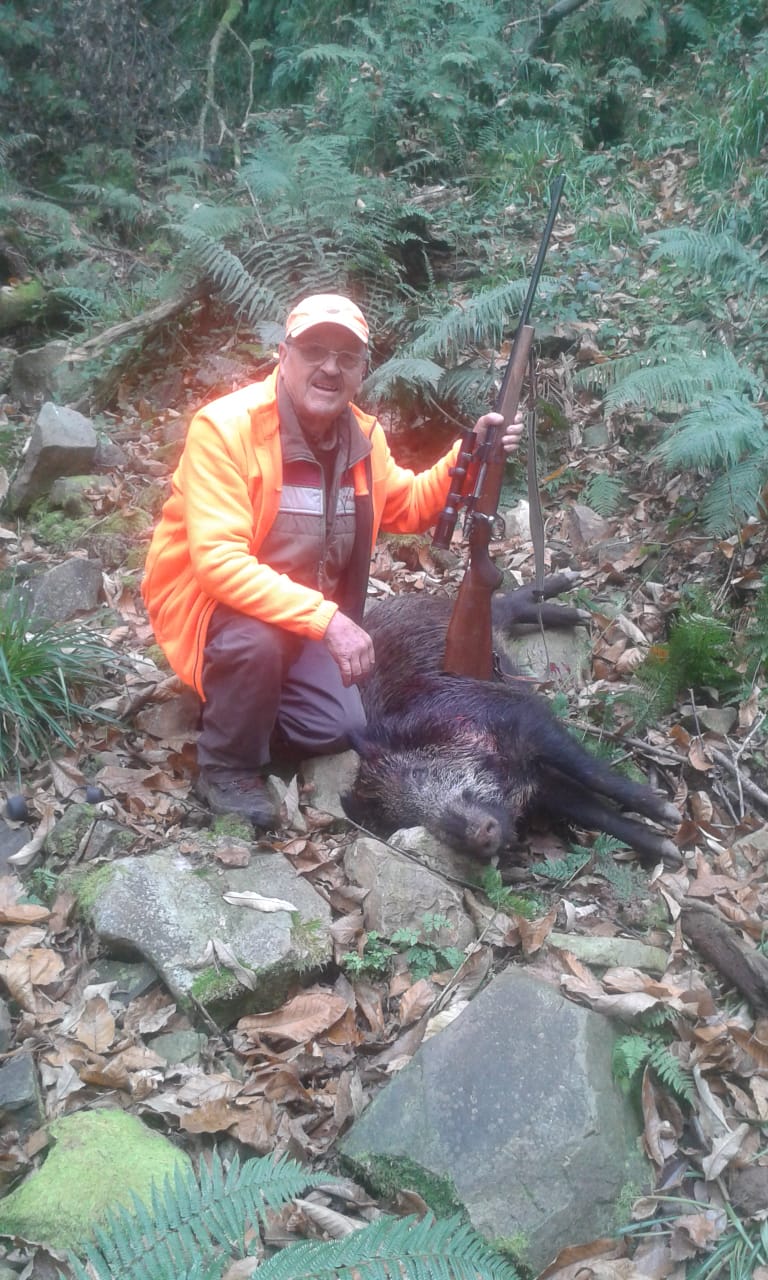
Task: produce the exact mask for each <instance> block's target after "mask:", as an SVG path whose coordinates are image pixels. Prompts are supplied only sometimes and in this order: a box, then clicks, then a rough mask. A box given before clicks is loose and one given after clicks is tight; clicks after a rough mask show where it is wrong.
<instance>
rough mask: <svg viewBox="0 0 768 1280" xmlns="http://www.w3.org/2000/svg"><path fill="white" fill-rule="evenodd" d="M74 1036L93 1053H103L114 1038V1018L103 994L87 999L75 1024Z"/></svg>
mask: <svg viewBox="0 0 768 1280" xmlns="http://www.w3.org/2000/svg"><path fill="white" fill-rule="evenodd" d="M75 1036H76V1038H77V1039H78V1040H79V1041H80V1043H81V1044H84V1045H85V1046H86V1048H87V1049H90V1050H91V1051H92V1052H93V1053H103V1052H104V1051H105V1049H108V1048H109V1046H110V1045H111V1043H112V1041H113V1040H114V1038H115V1019H114V1018H113V1017H112V1014H111V1013H110V1011H109V1005H108V1004H107V1002H106V1000H105V999H104V997H103V996H95V997H94V998H93V999H92V1000H89V1001H88V1003H87V1005H86V1006H85V1009H84V1010H83V1015H82V1017H81V1019H80V1021H79V1022H78V1024H77V1029H76V1031H75Z"/></svg>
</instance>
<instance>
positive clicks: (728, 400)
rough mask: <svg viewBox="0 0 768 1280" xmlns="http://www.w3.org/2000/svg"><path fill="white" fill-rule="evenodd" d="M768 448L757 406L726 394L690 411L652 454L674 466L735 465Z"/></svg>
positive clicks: (712, 467) (707, 467) (669, 429)
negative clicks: (748, 455)
mask: <svg viewBox="0 0 768 1280" xmlns="http://www.w3.org/2000/svg"><path fill="white" fill-rule="evenodd" d="M766 450H768V430H767V429H766V423H765V421H764V419H763V415H762V413H761V412H760V410H759V409H758V408H757V407H756V405H754V404H751V403H750V402H749V401H748V400H745V399H744V398H743V397H742V396H737V395H735V394H733V393H728V392H725V393H722V394H720V395H716V396H713V397H712V399H711V400H709V401H707V403H706V404H703V405H700V406H699V407H698V408H696V409H693V410H692V411H691V412H690V413H686V414H685V415H684V416H683V417H682V418H680V419H679V420H678V421H677V422H676V423H675V424H674V425H673V426H672V427H670V428H668V430H667V431H666V433H665V436H664V438H663V439H662V440H661V442H660V443H659V444H658V445H657V446H656V448H655V449H654V450H653V451H652V453H651V459H652V460H655V459H659V460H661V461H662V462H663V463H664V465H665V466H667V467H669V468H670V469H671V468H674V467H705V468H706V469H707V470H713V469H714V468H715V467H732V466H734V465H735V463H737V462H738V461H739V460H740V459H741V458H742V457H743V456H744V454H745V453H746V454H752V453H761V452H765V451H766Z"/></svg>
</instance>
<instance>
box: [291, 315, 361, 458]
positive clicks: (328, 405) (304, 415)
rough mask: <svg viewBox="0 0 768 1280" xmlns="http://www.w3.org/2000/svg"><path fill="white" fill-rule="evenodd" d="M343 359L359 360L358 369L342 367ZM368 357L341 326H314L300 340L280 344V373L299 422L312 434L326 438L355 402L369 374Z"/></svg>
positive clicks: (355, 340)
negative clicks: (366, 367) (343, 411)
mask: <svg viewBox="0 0 768 1280" xmlns="http://www.w3.org/2000/svg"><path fill="white" fill-rule="evenodd" d="M337 352H338V355H336V354H334V353H337ZM323 353H325V359H322V355H323ZM342 353H343V354H342ZM339 356H341V359H342V362H344V363H347V360H346V357H347V356H349V357H350V358H356V362H355V364H354V367H353V368H350V369H345V368H342V367H341V365H340V364H339ZM318 357H320V359H319V360H318ZM365 357H366V348H365V346H364V345H363V343H362V342H361V341H360V340H359V338H356V337H355V335H354V334H353V333H350V331H349V329H345V328H344V327H343V326H342V325H338V324H318V325H313V326H312V328H311V329H307V330H305V332H304V333H302V334H301V335H300V336H299V337H298V338H290V339H286V341H285V342H281V343H280V373H281V376H282V379H283V382H284V383H285V388H286V390H287V392H288V394H289V396H290V397H291V400H292V401H293V406H294V408H295V410H296V414H297V416H298V419H299V422H300V423H301V425H302V427H303V428H304V430H305V431H307V432H308V433H309V434H310V435H315V436H322V435H325V433H326V432H327V431H328V429H329V427H330V426H331V423H332V422H333V420H334V419H335V418H337V417H338V416H339V414H340V413H341V412H342V410H343V409H345V408H346V407H347V405H348V404H349V401H350V400H354V398H355V396H356V395H357V393H358V391H359V390H360V386H361V384H362V381H363V376H364V374H365V363H366V361H365Z"/></svg>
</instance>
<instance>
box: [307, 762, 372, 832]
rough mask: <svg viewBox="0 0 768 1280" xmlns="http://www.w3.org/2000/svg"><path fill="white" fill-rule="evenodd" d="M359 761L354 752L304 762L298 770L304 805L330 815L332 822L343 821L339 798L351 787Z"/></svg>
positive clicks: (344, 816)
mask: <svg viewBox="0 0 768 1280" xmlns="http://www.w3.org/2000/svg"><path fill="white" fill-rule="evenodd" d="M358 760H359V756H358V754H357V752H356V751H343V752H341V753H340V754H339V755H335V756H317V757H316V758H315V759H313V760H305V761H304V762H303V763H302V766H301V770H300V774H301V781H302V787H303V793H302V800H303V802H304V803H305V804H308V805H309V806H310V807H311V808H312V809H318V810H320V812H321V813H331V814H333V816H334V818H344V819H345V820H346V815H345V813H344V810H343V809H342V807H341V800H340V799H339V796H340V795H341V794H342V792H344V791H347V790H349V788H350V787H351V785H352V782H353V781H354V777H355V774H356V772H357V765H358Z"/></svg>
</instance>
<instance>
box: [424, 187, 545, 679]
mask: <svg viewBox="0 0 768 1280" xmlns="http://www.w3.org/2000/svg"><path fill="white" fill-rule="evenodd" d="M564 186H565V175H561V177H559V178H558V179H557V181H556V182H555V183H553V185H552V190H551V193H550V207H549V214H548V215H547V222H546V226H545V228H544V234H543V235H542V238H541V243H540V245H539V251H538V254H537V256H536V263H535V265H534V268H533V272H532V274H531V279H530V283H529V285H528V292H527V294H526V298H525V302H524V303H523V310H522V313H521V316H520V322H519V324H518V327H517V331H516V333H515V338H514V342H513V345H512V351H511V354H510V357H509V362H508V364H507V368H506V372H505V374H504V380H503V382H502V384H501V390H500V392H499V396H498V399H497V402H496V412H497V413H500V414H501V415H502V416H503V419H504V424H506V423H508V422H512V420H513V419H514V417H515V415H516V413H517V411H518V407H519V405H520V397H521V395H522V389H523V380H524V378H525V375H526V371H527V369H528V364H529V360H530V358H531V348H532V345H533V336H534V330H533V328H532V326H531V325H530V324H529V323H528V320H529V316H530V313H531V306H532V304H533V299H534V295H535V293H536V289H537V287H538V283H539V279H540V276H541V272H542V268H543V266H544V258H545V257H546V253H547V248H548V247H549V240H550V237H551V235H552V228H553V226H554V224H555V218H556V217H557V210H558V207H559V204H560V198H561V196H562V194H563V188H564ZM503 432H504V425H502V426H501V427H498V428H495V429H493V430H491V431H489V432H488V435H487V438H486V440H485V441H484V442H483V443H482V444H480V445H477V446H476V447H475V451H474V456H473V462H474V461H475V459H476V460H477V465H476V466H475V468H474V472H473V474H474V476H475V480H474V487H473V490H472V492H471V494H470V495H469V496H468V497H464V496H463V493H462V492H461V487H462V486H463V484H464V482H465V477H466V474H467V471H468V469H469V468H468V464H467V462H466V461H464V462H463V465H462V464H461V463H460V464H459V466H457V467H456V468H454V474H455V475H456V477H457V480H458V484H457V482H454V486H453V487H452V490H451V493H450V495H449V500H448V505H447V506H446V509H445V511H444V513H443V516H442V517H441V519H440V522H439V524H438V531H437V533H436V536H435V538H434V542H435V545H436V546H441V547H447V546H448V545H449V544H450V540H451V534H452V532H453V528H454V526H455V523H456V513H457V510H458V507H459V505H460V503H461V502H462V501H464V502H465V503H466V506H467V518H468V524H469V536H468V542H469V563H468V565H467V568H466V569H465V571H464V577H463V578H462V581H461V586H460V587H459V592H458V595H457V597H456V601H455V603H454V606H453V612H452V614H451V620H450V622H449V624H448V634H447V637H446V644H445V655H444V658H443V669H444V670H445V671H449V672H452V673H453V674H455V675H464V676H474V677H475V678H476V679H479V680H490V679H491V677H492V675H493V662H494V656H493V628H492V621H491V597H492V595H493V593H494V591H496V590H497V589H498V587H499V586H500V585H501V583H502V580H503V575H502V574H501V572H500V571H499V570H498V569H497V568H496V565H495V564H494V563H493V560H492V559H491V555H490V551H489V547H490V543H491V536H492V532H493V526H494V523H495V522H496V520H497V519H498V510H499V499H500V496H501V488H502V485H503V483H504V466H505V461H506V459H505V456H504V450H503V447H502V444H501V437H502V435H503ZM469 434H470V433H465V439H464V443H463V445H462V451H461V454H460V458H461V459H463V460H466V459H467V457H468V455H469V454H471V448H469V447H468V445H467V440H466V436H467V435H469Z"/></svg>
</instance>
